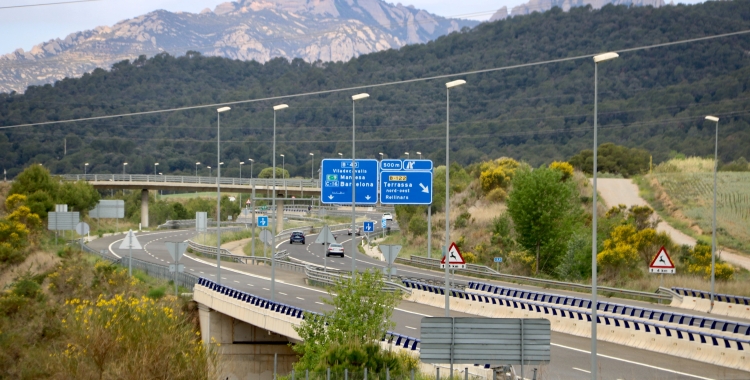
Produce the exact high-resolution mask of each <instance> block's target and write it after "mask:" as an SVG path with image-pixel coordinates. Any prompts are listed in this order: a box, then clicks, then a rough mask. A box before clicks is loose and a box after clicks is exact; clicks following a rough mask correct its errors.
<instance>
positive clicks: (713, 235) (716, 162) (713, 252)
mask: <svg viewBox="0 0 750 380" xmlns="http://www.w3.org/2000/svg"><path fill="white" fill-rule="evenodd" d="M706 120H708V121H713V122H715V123H716V137H715V143H714V216H713V223H711V224H712V228H711V229H712V232H711V306H709V308H708V312H709V313H710V312H712V311H713V309H714V281H715V278H716V171H717V169H718V167H719V118H718V117H716V116H706Z"/></svg>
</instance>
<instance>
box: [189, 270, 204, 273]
mask: <svg viewBox="0 0 750 380" xmlns="http://www.w3.org/2000/svg"><path fill="white" fill-rule="evenodd" d="M191 270H192V269H191ZM201 274H205V273H203V272H201Z"/></svg>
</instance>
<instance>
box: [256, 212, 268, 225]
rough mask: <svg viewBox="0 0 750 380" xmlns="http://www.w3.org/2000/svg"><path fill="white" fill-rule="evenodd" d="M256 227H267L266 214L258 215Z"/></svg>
mask: <svg viewBox="0 0 750 380" xmlns="http://www.w3.org/2000/svg"><path fill="white" fill-rule="evenodd" d="M258 227H268V216H265V215H261V216H258Z"/></svg>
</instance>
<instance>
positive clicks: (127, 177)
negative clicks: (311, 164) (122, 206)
mask: <svg viewBox="0 0 750 380" xmlns="http://www.w3.org/2000/svg"><path fill="white" fill-rule="evenodd" d="M60 177H62V178H63V179H64V180H66V181H81V180H84V181H94V182H108V181H109V182H154V183H187V184H206V185H211V184H213V185H215V184H216V177H196V176H175V175H147V174H64V175H61V176H60ZM221 184H222V185H240V186H248V187H252V186H253V185H255V186H256V187H263V188H270V187H273V186H274V184H276V188H277V190H284V189H293V190H294V189H311V188H312V189H318V188H320V181H319V180H313V179H300V178H288V179H277V180H275V181H274V180H273V179H270V178H252V179H251V178H233V177H222V178H221Z"/></svg>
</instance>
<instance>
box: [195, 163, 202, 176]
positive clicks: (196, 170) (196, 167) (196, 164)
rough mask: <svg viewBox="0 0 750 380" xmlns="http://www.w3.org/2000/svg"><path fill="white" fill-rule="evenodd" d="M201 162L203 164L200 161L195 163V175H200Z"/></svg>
mask: <svg viewBox="0 0 750 380" xmlns="http://www.w3.org/2000/svg"><path fill="white" fill-rule="evenodd" d="M200 164H201V163H200V162H196V163H195V176H196V177H197V176H198V165H200Z"/></svg>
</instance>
